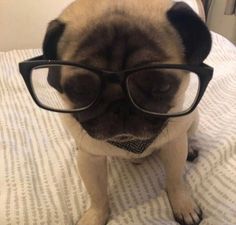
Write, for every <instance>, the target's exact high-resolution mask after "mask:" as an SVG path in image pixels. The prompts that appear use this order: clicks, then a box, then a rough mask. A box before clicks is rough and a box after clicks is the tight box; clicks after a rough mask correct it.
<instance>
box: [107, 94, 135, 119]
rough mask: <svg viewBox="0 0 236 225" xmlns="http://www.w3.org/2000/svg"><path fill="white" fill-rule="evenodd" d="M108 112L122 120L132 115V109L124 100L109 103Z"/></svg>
mask: <svg viewBox="0 0 236 225" xmlns="http://www.w3.org/2000/svg"><path fill="white" fill-rule="evenodd" d="M109 110H110V111H111V112H113V113H114V114H117V115H118V116H120V117H122V118H127V117H128V116H130V115H132V114H134V108H133V106H132V105H131V103H129V102H128V100H126V99H119V100H115V101H113V102H111V103H110V106H109Z"/></svg>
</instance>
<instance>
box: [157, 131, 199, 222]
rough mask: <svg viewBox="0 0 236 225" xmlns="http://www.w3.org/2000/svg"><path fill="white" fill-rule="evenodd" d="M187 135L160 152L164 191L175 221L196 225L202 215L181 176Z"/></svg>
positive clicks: (170, 143) (164, 147) (185, 155)
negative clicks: (164, 181) (164, 173)
mask: <svg viewBox="0 0 236 225" xmlns="http://www.w3.org/2000/svg"><path fill="white" fill-rule="evenodd" d="M187 142H188V140H187V135H182V136H181V137H179V138H177V139H175V140H173V141H171V142H169V143H167V144H166V145H165V146H163V148H161V151H160V159H161V161H162V162H163V165H164V168H165V171H166V189H167V194H168V198H169V201H170V204H171V207H172V210H173V213H174V217H175V220H176V221H177V222H179V223H180V224H181V225H197V224H199V222H200V221H201V220H202V215H201V214H202V213H201V210H200V209H199V207H198V206H197V205H196V204H195V202H194V201H193V199H192V197H191V195H190V194H189V192H188V190H187V188H186V185H185V184H184V181H183V179H182V174H183V170H184V166H185V162H186V158H187V153H188V143H187Z"/></svg>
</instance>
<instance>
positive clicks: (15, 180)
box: [0, 34, 236, 225]
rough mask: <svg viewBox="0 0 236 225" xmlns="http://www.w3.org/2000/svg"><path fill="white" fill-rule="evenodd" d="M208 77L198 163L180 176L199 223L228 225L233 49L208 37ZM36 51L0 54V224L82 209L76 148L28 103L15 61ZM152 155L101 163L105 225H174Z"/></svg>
mask: <svg viewBox="0 0 236 225" xmlns="http://www.w3.org/2000/svg"><path fill="white" fill-rule="evenodd" d="M213 38H214V44H213V49H212V52H211V54H210V56H209V57H208V59H207V60H206V63H208V64H210V65H211V66H213V67H214V68H215V73H214V78H213V80H212V81H211V83H210V85H209V88H208V90H207V91H206V93H205V96H204V97H203V100H202V102H201V103H200V105H199V110H200V115H201V120H200V126H199V129H198V131H197V133H196V135H195V137H194V141H195V145H196V146H197V147H198V148H199V149H200V153H199V158H198V159H197V160H196V161H195V162H194V163H187V166H186V170H185V174H184V177H185V179H186V181H187V183H188V184H189V186H190V188H191V189H192V193H193V196H194V198H195V199H196V201H197V203H198V204H199V205H200V206H201V207H202V210H203V212H204V219H203V221H202V223H201V225H235V224H236V119H235V118H236V48H235V46H233V45H232V44H231V43H230V42H228V41H227V40H226V39H224V38H223V37H221V36H220V35H217V34H213ZM38 54H40V51H39V50H22V51H11V52H6V53H3V52H2V53H0V107H1V110H0V224H1V225H72V224H75V223H76V221H77V220H78V219H79V218H80V216H81V214H82V213H83V211H84V210H85V209H86V207H87V205H88V203H89V202H88V196H87V193H86V190H85V188H84V186H83V183H82V181H81V179H80V178H79V176H78V175H77V162H76V155H77V151H76V146H75V142H74V140H73V139H72V137H71V136H70V135H69V134H68V133H67V132H66V131H65V130H64V128H63V127H62V125H61V122H60V120H59V116H58V114H57V113H52V112H47V111H44V110H41V109H39V108H38V107H37V106H36V105H35V104H34V102H33V101H32V99H31V97H30V95H29V93H28V91H27V89H26V87H25V85H24V82H23V79H22V78H21V76H20V74H19V72H18V65H17V63H18V62H20V61H22V60H24V59H27V58H30V57H33V56H35V55H38ZM164 176H165V175H164V171H163V168H162V166H161V164H160V162H159V160H158V157H157V155H153V156H151V157H149V158H148V159H147V160H146V161H144V163H143V164H142V165H138V166H137V165H133V164H132V163H130V162H129V161H127V160H123V159H109V190H110V191H109V198H110V203H111V217H110V220H109V222H108V225H124V224H126V225H131V224H132V225H150V224H153V225H165V224H166V225H174V224H177V223H176V222H174V219H173V215H172V211H171V208H170V204H169V202H168V199H167V195H166V192H165V191H164Z"/></svg>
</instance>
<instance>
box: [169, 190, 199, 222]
mask: <svg viewBox="0 0 236 225" xmlns="http://www.w3.org/2000/svg"><path fill="white" fill-rule="evenodd" d="M168 197H169V201H170V204H171V206H172V210H173V214H174V218H175V220H176V221H177V222H178V223H179V224H180V225H198V224H200V222H201V220H202V210H201V209H200V208H199V207H198V206H197V205H196V204H195V202H194V201H193V199H192V198H191V196H190V195H189V194H188V192H187V191H183V190H178V191H168Z"/></svg>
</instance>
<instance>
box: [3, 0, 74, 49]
mask: <svg viewBox="0 0 236 225" xmlns="http://www.w3.org/2000/svg"><path fill="white" fill-rule="evenodd" d="M70 2H72V0H0V51H7V50H11V49H23V48H24V49H25V48H40V47H41V44H42V40H43V36H44V33H45V30H46V27H47V24H48V22H49V21H50V20H52V19H54V18H55V17H57V16H58V14H59V13H60V12H61V10H62V9H63V8H64V7H65V6H66V5H68V4H69V3H70Z"/></svg>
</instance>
